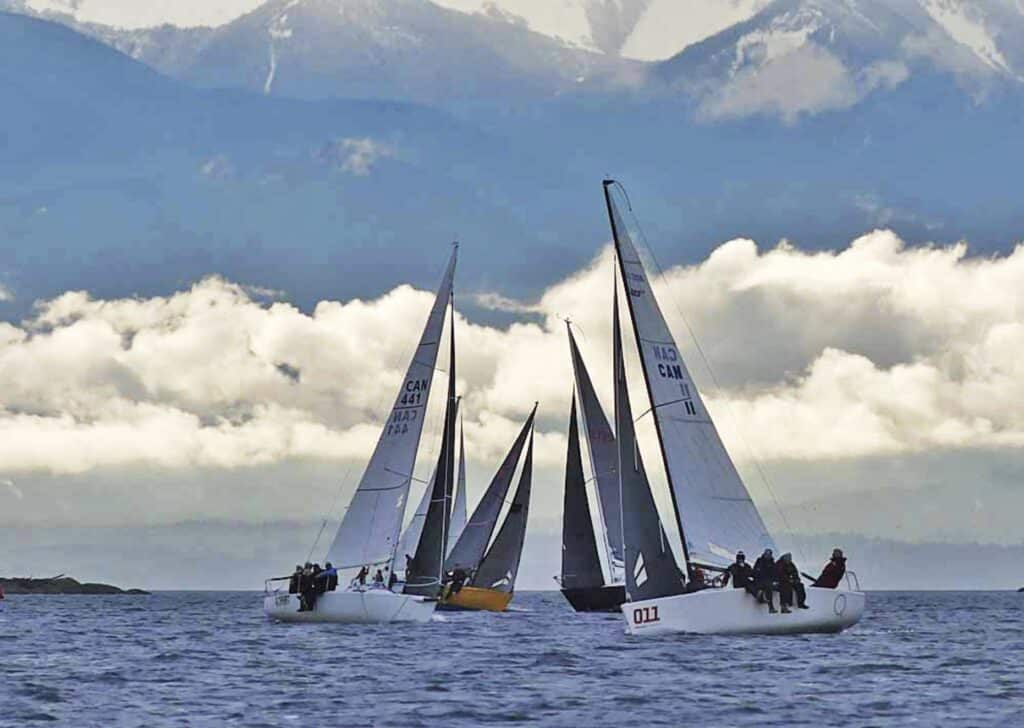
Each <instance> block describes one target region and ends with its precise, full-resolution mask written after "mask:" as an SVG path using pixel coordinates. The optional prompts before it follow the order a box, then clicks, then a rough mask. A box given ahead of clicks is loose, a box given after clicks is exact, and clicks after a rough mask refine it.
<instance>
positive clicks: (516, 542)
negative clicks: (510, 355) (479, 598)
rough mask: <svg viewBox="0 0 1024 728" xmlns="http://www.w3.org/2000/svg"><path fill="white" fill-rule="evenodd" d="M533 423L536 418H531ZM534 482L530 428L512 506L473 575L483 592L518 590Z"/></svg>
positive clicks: (475, 583)
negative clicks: (518, 578) (528, 442)
mask: <svg viewBox="0 0 1024 728" xmlns="http://www.w3.org/2000/svg"><path fill="white" fill-rule="evenodd" d="M530 419H531V420H532V419H533V417H532V416H531V418H530ZM532 483H533V429H532V428H531V429H530V444H529V445H528V446H527V448H526V458H525V459H524V461H523V471H522V473H521V474H520V476H519V486H518V487H517V488H516V494H515V496H514V497H513V498H512V503H511V504H510V505H509V507H508V513H507V514H505V522H504V523H503V524H501V529H500V530H499V531H498V535H497V536H495V537H494V543H492V544H491V547H490V548H489V549H488V550H487V555H486V556H484V560H483V561H482V562H481V563H480V568H479V569H477V572H476V574H474V576H473V580H472V582H471V583H472V585H473V586H475V587H479V588H481V589H493V590H495V591H502V592H511V591H513V589H515V584H516V574H518V573H519V561H520V559H521V558H522V555H523V542H524V541H525V540H526V521H527V518H528V517H529V514H530V491H531V489H532Z"/></svg>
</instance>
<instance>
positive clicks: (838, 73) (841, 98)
mask: <svg viewBox="0 0 1024 728" xmlns="http://www.w3.org/2000/svg"><path fill="white" fill-rule="evenodd" d="M908 76H909V70H908V69H907V67H906V66H905V65H904V64H903V63H902V62H899V61H881V62H878V63H874V64H871V65H869V66H867V67H866V68H865V69H863V70H862V71H861V72H859V73H855V72H853V71H851V70H850V69H848V68H847V67H846V65H845V64H844V63H843V62H842V61H841V60H840V59H839V58H837V57H836V56H835V55H833V54H832V53H831V52H829V51H828V50H826V49H825V48H822V47H821V46H819V45H817V44H815V43H813V42H810V41H806V42H803V41H802V42H801V44H800V45H799V46H797V47H796V48H794V49H792V50H785V51H783V52H781V53H780V54H778V55H773V54H770V53H769V54H768V55H767V60H765V61H764V62H763V63H757V64H754V65H749V66H745V67H743V68H741V69H740V70H738V71H737V72H736V73H735V75H734V76H733V77H732V78H730V79H729V80H728V81H727V82H726V83H725V84H723V85H722V86H720V87H718V88H716V89H715V90H713V91H712V92H710V93H709V94H708V95H706V96H705V97H704V98H703V100H702V101H701V103H700V106H699V108H698V114H699V116H700V117H702V118H704V119H706V120H715V119H729V118H741V117H745V116H751V115H755V114H763V115H768V116H779V117H780V118H782V120H783V121H785V122H786V123H794V122H795V121H796V120H797V119H798V118H799V117H800V116H803V115H813V114H817V113H820V112H822V111H831V110H836V109H846V108H849V107H851V106H854V105H855V104H857V103H858V102H859V101H860V100H861V99H863V98H864V97H865V96H867V95H868V94H870V93H871V92H873V91H875V90H877V89H884V88H892V87H894V86H897V85H899V84H900V83H902V82H903V81H905V80H906V79H907V78H908Z"/></svg>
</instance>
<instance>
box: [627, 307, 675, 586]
mask: <svg viewBox="0 0 1024 728" xmlns="http://www.w3.org/2000/svg"><path fill="white" fill-rule="evenodd" d="M612 322H613V326H614V332H613V335H612V349H613V353H612V356H613V365H614V370H615V432H616V433H617V434H618V437H617V438H616V443H617V446H618V455H617V458H618V461H619V468H618V470H619V477H620V481H619V488H620V490H621V493H622V526H623V541H624V545H625V555H626V562H625V572H626V574H625V576H626V579H625V581H626V594H627V596H628V597H629V600H630V601H641V600H644V599H655V598H657V597H665V596H670V595H672V594H681V593H682V591H683V575H682V574H681V573H680V571H679V566H678V565H677V564H676V559H675V556H673V554H672V547H671V546H670V545H669V543H668V539H667V538H666V536H665V529H663V528H662V527H661V518H660V517H659V516H658V506H657V505H656V504H655V502H654V496H653V495H652V494H651V485H650V482H649V481H648V480H647V472H646V471H645V470H644V461H643V458H642V457H641V456H640V450H639V448H638V447H637V443H636V431H635V429H634V427H633V410H632V408H631V407H630V405H629V392H628V387H627V383H626V367H625V362H624V361H623V358H622V336H621V334H620V333H619V332H620V328H619V296H618V293H616V294H615V306H614V310H613V316H612Z"/></svg>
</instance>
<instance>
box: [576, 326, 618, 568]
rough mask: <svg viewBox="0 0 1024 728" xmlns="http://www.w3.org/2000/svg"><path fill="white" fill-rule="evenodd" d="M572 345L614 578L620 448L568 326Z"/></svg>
mask: <svg viewBox="0 0 1024 728" xmlns="http://www.w3.org/2000/svg"><path fill="white" fill-rule="evenodd" d="M569 349H570V351H571V352H572V368H573V374H574V376H575V380H576V390H577V392H578V393H579V401H580V417H581V419H582V422H583V430H584V432H585V433H586V440H587V449H588V451H589V452H590V466H591V471H592V475H593V477H594V482H595V484H596V486H595V490H596V491H597V504H598V513H599V514H600V516H601V522H602V523H603V524H604V527H605V537H606V539H607V544H608V550H609V551H610V552H611V559H612V564H611V566H612V569H611V570H610V572H611V577H612V581H613V582H614V581H616V572H617V571H618V570H621V569H622V564H623V554H622V507H621V506H620V505H619V473H618V470H617V467H618V451H617V450H616V448H615V435H613V434H612V428H611V425H609V424H608V418H607V417H606V416H605V414H604V409H603V408H602V407H601V402H600V401H599V400H598V399H597V392H596V391H594V384H593V382H592V381H591V379H590V374H589V373H588V372H587V367H586V365H585V364H584V363H583V356H582V355H581V354H580V350H579V347H578V346H577V345H576V339H575V337H574V336H573V335H572V329H571V328H570V329H569Z"/></svg>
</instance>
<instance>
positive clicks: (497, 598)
mask: <svg viewBox="0 0 1024 728" xmlns="http://www.w3.org/2000/svg"><path fill="white" fill-rule="evenodd" d="M511 601H512V592H503V591H498V590H497V589H481V588H479V587H475V586H464V587H462V588H461V589H460V590H459V591H458V592H457V593H455V594H449V595H448V598H447V599H445V600H444V601H443V602H441V606H440V607H439V608H440V609H441V610H444V611H474V612H504V611H505V610H506V609H507V608H508V605H509V602H511Z"/></svg>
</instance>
